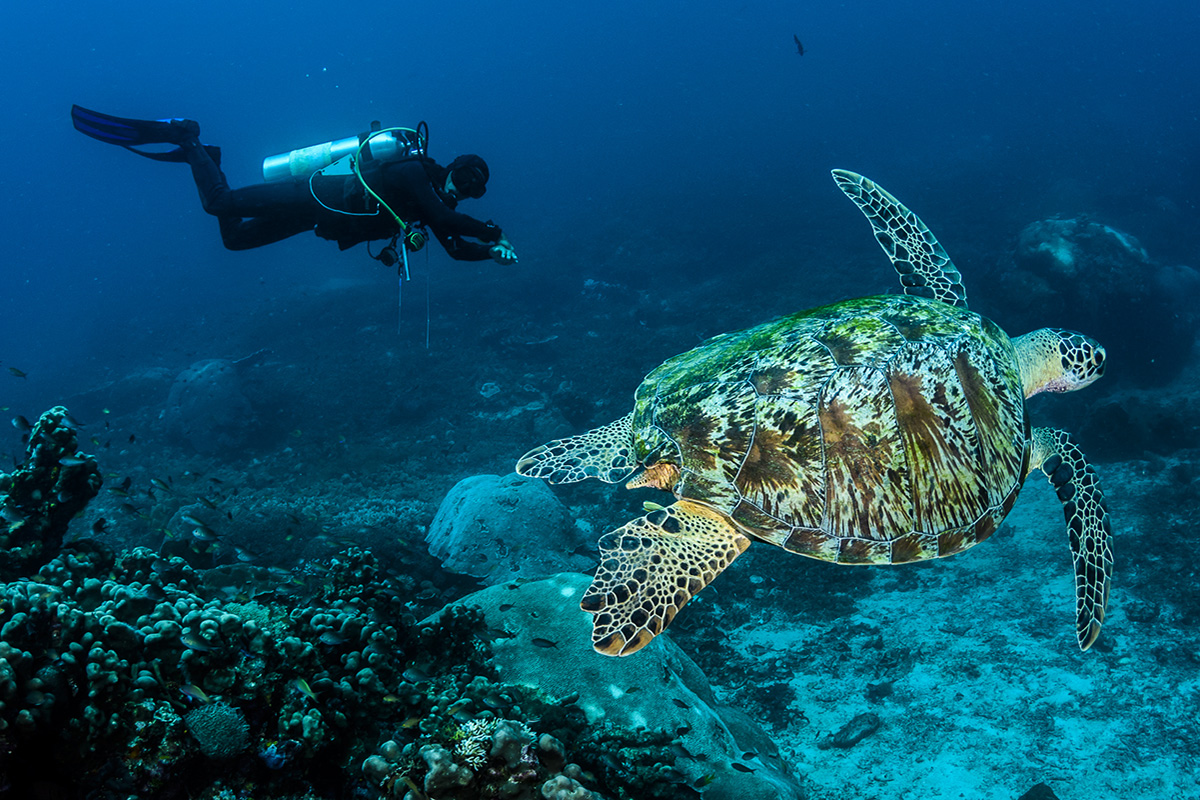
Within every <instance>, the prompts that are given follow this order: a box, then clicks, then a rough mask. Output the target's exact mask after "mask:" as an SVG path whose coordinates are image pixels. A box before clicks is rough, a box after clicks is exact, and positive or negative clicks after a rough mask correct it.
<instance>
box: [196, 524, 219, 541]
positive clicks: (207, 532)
mask: <svg viewBox="0 0 1200 800" xmlns="http://www.w3.org/2000/svg"><path fill="white" fill-rule="evenodd" d="M192 538H193V539H195V540H196V541H198V542H215V541H217V540H218V539H220V538H221V537H219V536H217V532H216V531H214V530H213V529H212V528H210V527H208V526H207V525H197V526H196V527H195V528H192Z"/></svg>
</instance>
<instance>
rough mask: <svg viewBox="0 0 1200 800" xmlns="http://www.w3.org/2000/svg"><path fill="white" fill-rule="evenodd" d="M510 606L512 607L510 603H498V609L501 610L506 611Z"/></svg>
mask: <svg viewBox="0 0 1200 800" xmlns="http://www.w3.org/2000/svg"><path fill="white" fill-rule="evenodd" d="M511 608H513V604H512V603H501V604H500V610H501V611H508V610H509V609H511Z"/></svg>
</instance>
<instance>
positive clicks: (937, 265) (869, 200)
mask: <svg viewBox="0 0 1200 800" xmlns="http://www.w3.org/2000/svg"><path fill="white" fill-rule="evenodd" d="M833 179H834V180H835V181H837V185H838V188H839V189H841V190H842V191H843V192H845V194H846V196H847V197H849V198H850V199H851V200H853V201H854V204H855V205H856V206H858V207H859V209H860V210H861V211H862V212H863V214H865V215H866V217H867V220H868V221H869V222H870V223H871V227H872V228H873V229H874V230H875V240H876V241H877V242H879V246H880V247H882V248H883V252H885V253H887V257H888V258H889V259H891V261H892V266H893V267H895V268H896V272H898V273H899V274H900V284H901V285H902V286H903V287H904V293H905V294H908V295H915V296H917V297H932V298H933V299H935V300H941V301H942V302H943V303H949V304H950V305H952V306H958V307H959V308H966V307H967V290H966V287H964V286H963V283H962V275H961V274H959V271H958V268H957V267H956V266H954V262H953V261H951V260H950V256H949V255H947V254H946V251H945V250H944V249H943V248H942V246H941V244H939V243H938V240H937V237H936V236H934V235H933V232H932V231H931V230H929V228H928V226H926V225H925V223H924V222H922V221H921V218H920V217H918V216H917V215H916V214H914V213H913V212H911V211H909V210H908V208H907V207H906V206H905V205H904V204H903V203H901V202H900V201H899V200H897V199H896V198H895V197H892V195H891V193H890V192H888V191H887V190H886V189H884V188H883V187H882V186H880V185H879V184H877V183H875V182H874V181H872V180H870V179H869V178H864V177H863V176H862V175H859V174H858V173H857V172H850V171H848V170H844V169H835V170H833Z"/></svg>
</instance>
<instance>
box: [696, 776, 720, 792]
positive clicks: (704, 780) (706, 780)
mask: <svg viewBox="0 0 1200 800" xmlns="http://www.w3.org/2000/svg"><path fill="white" fill-rule="evenodd" d="M716 779H717V776H716V775H713V774H712V773H711V772H710V773H709V774H707V775H701V776H700V777H699V778H696V781H695V782H694V783H693V784H692V788H694V789H703V788H704V787H705V786H708V785H709V784H710V783H712V782H713V781H715V780H716Z"/></svg>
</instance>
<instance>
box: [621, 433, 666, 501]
mask: <svg viewBox="0 0 1200 800" xmlns="http://www.w3.org/2000/svg"><path fill="white" fill-rule="evenodd" d="M673 444H674V443H673V442H671V441H670V440H662V441H659V442H658V443H657V444H656V445H655V446H654V447H653V448H651V449H649V450H648V451H647V452H646V454H645V455H644V456H642V457H641V458H640V459H638V461H639V463H640V464H641V466H642V471H641V472H639V473H638V474H636V475H634V476H633V477H632V478H630V479H629V480H628V482H626V484H625V488H626V489H640V488H642V487H643V486H651V487H653V488H655V489H662V490H663V491H665V492H669V491H671V490H673V489H674V488H675V484H677V483H679V475H680V470H679V462H678V461H677V460H676V459H674V458H671V456H670V453H672V452H673V451H675V450H676V449H677V448H675V447H673V446H672V445H673Z"/></svg>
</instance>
